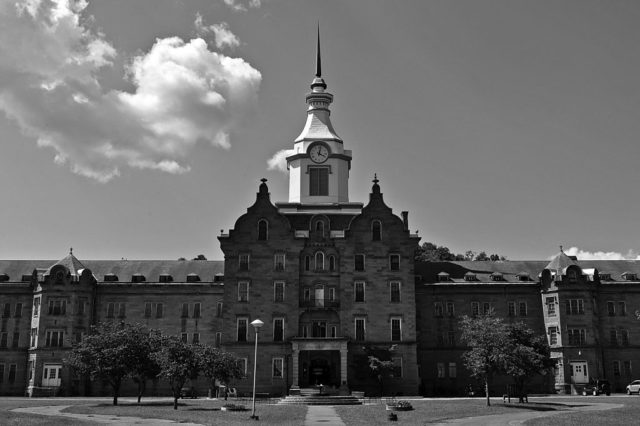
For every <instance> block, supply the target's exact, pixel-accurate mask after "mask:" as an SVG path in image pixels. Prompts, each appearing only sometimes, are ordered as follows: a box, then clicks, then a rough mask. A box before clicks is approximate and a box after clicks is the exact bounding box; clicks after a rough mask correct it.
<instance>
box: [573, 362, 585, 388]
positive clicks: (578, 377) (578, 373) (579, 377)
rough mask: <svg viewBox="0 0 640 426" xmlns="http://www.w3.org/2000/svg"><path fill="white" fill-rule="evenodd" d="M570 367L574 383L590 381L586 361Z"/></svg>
mask: <svg viewBox="0 0 640 426" xmlns="http://www.w3.org/2000/svg"><path fill="white" fill-rule="evenodd" d="M569 365H570V367H571V381H572V382H573V383H587V382H588V381H589V372H588V371H587V363H586V361H574V362H571V363H569Z"/></svg>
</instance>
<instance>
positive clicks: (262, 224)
mask: <svg viewBox="0 0 640 426" xmlns="http://www.w3.org/2000/svg"><path fill="white" fill-rule="evenodd" d="M268 238H269V222H267V220H266V219H260V220H259V221H258V241H267V239H268Z"/></svg>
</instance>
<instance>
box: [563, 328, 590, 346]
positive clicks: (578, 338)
mask: <svg viewBox="0 0 640 426" xmlns="http://www.w3.org/2000/svg"><path fill="white" fill-rule="evenodd" d="M567 332H568V335H569V345H570V346H582V345H584V344H585V342H586V334H587V332H586V330H585V329H584V328H570V329H568V330H567Z"/></svg>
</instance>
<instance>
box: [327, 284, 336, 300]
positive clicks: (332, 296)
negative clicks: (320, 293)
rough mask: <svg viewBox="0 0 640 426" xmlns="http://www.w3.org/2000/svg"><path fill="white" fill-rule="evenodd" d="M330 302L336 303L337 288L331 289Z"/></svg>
mask: <svg viewBox="0 0 640 426" xmlns="http://www.w3.org/2000/svg"><path fill="white" fill-rule="evenodd" d="M329 300H330V301H331V302H335V301H336V288H335V287H329Z"/></svg>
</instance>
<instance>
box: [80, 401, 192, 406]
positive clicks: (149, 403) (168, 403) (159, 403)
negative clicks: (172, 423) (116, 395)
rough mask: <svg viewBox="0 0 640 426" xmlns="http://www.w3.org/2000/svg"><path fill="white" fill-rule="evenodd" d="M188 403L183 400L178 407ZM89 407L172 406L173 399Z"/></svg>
mask: <svg viewBox="0 0 640 426" xmlns="http://www.w3.org/2000/svg"><path fill="white" fill-rule="evenodd" d="M188 406H189V405H188V404H185V403H183V402H179V403H178V407H188ZM91 407H173V401H147V402H145V401H142V402H141V403H140V404H138V403H137V402H119V403H118V405H113V404H112V403H106V402H105V403H102V404H93V405H91Z"/></svg>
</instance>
